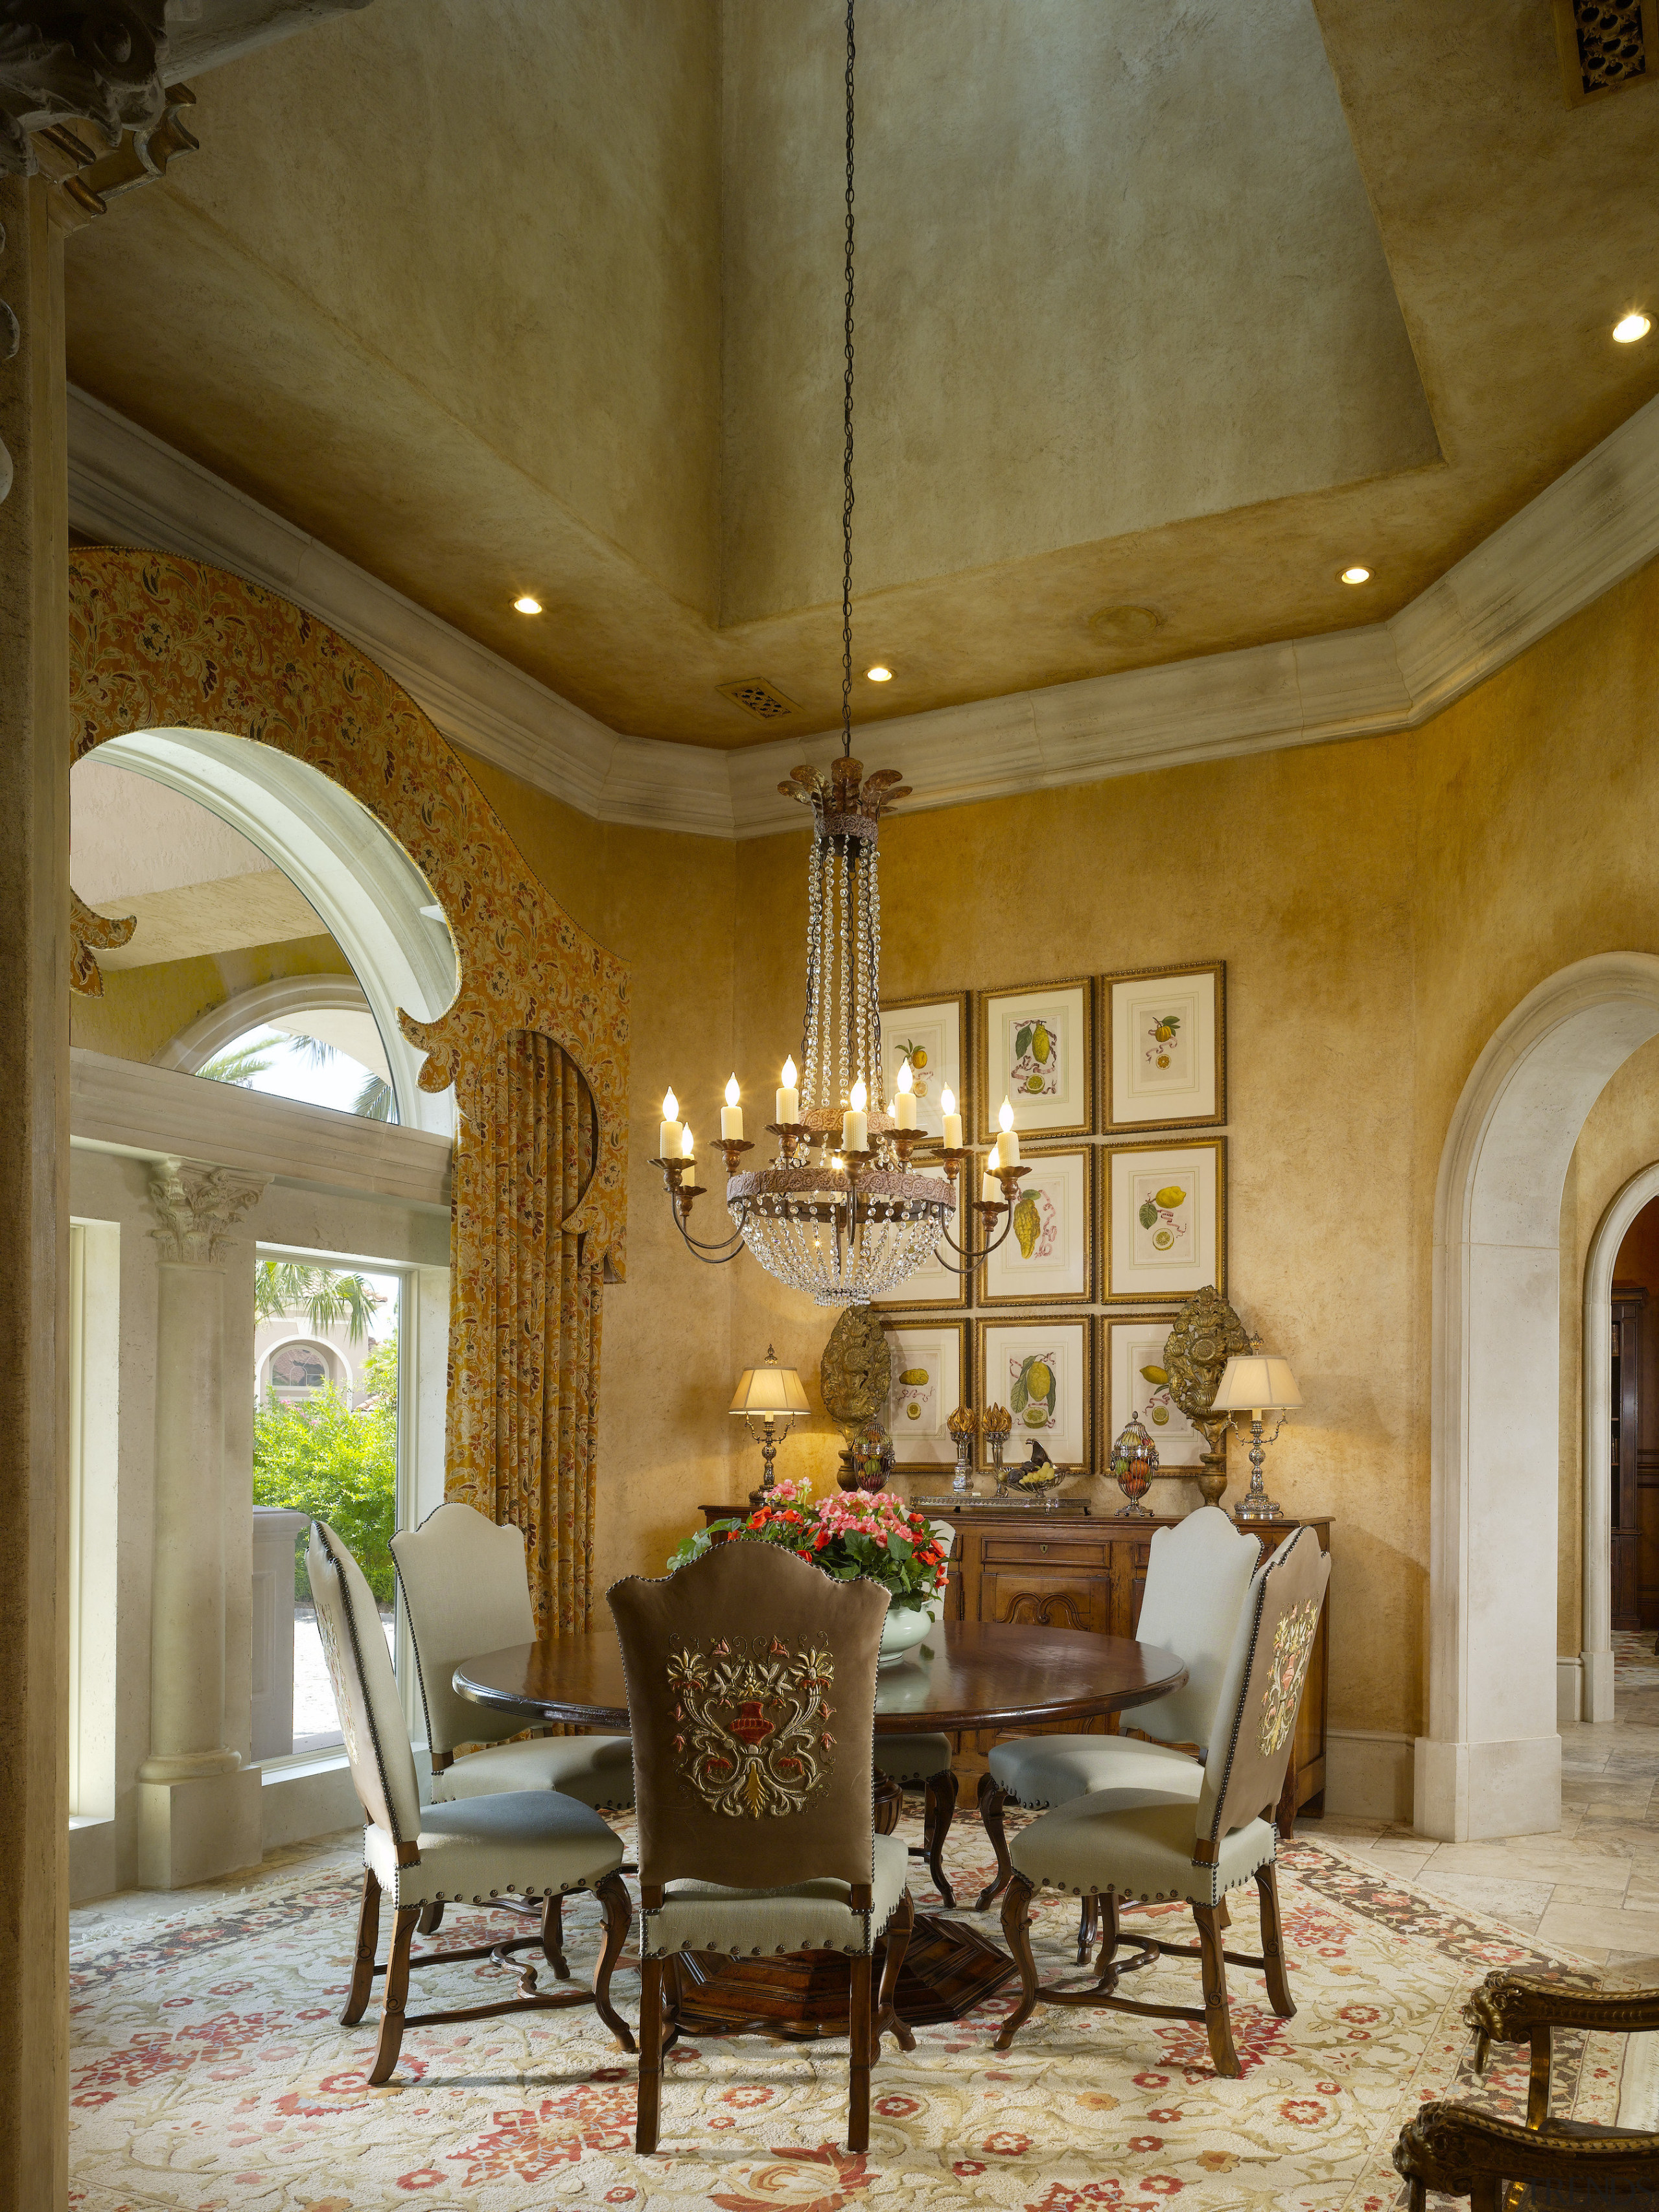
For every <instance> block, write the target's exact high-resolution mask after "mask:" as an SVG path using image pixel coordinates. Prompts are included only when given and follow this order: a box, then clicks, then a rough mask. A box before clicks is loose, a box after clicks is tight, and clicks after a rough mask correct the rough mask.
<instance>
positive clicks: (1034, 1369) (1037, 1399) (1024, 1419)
mask: <svg viewBox="0 0 1659 2212" xmlns="http://www.w3.org/2000/svg"><path fill="white" fill-rule="evenodd" d="M1057 1365H1058V1358H1057V1355H1056V1354H1055V1353H1054V1352H1028V1353H1027V1354H1026V1356H1025V1358H1023V1359H1022V1358H1019V1357H1018V1355H1011V1356H1010V1358H1009V1361H1008V1410H1009V1412H1010V1413H1012V1415H1013V1417H1014V1420H1015V1422H1016V1424H1017V1425H1018V1427H1020V1428H1023V1429H1029V1430H1030V1431H1032V1432H1033V1433H1034V1434H1035V1433H1036V1431H1038V1430H1041V1429H1052V1428H1053V1426H1054V1403H1055V1400H1056V1398H1057V1397H1058V1395H1059V1391H1060V1383H1059V1378H1058V1376H1057V1375H1056V1373H1055V1369H1056V1367H1057Z"/></svg>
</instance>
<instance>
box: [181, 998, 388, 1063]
mask: <svg viewBox="0 0 1659 2212" xmlns="http://www.w3.org/2000/svg"><path fill="white" fill-rule="evenodd" d="M325 1011H334V1012H342V1013H362V1014H366V1013H368V1012H371V1011H372V1010H371V1008H370V1006H369V1003H368V994H367V992H365V990H364V989H363V987H362V984H361V983H359V982H358V981H357V980H356V977H355V976H352V975H273V976H272V977H271V978H270V981H268V982H264V983H255V984H253V985H252V987H250V988H249V989H247V990H246V991H238V992H236V993H235V994H234V996H233V997H231V998H228V999H226V1000H223V1001H222V1004H221V1005H219V1006H210V1007H209V1008H208V1010H207V1012H206V1013H204V1014H198V1015H197V1017H196V1019H195V1020H194V1021H193V1022H190V1023H188V1024H186V1025H185V1027H184V1028H183V1029H181V1030H179V1034H178V1036H175V1037H172V1038H169V1040H168V1041H167V1043H166V1044H164V1045H163V1046H162V1047H161V1050H160V1052H158V1053H155V1054H152V1055H151V1060H150V1065H151V1066H153V1067H176V1068H178V1069H179V1070H181V1071H182V1073H185V1075H194V1074H195V1073H196V1072H197V1069H198V1068H200V1067H202V1066H204V1065H205V1064H206V1062H207V1061H209V1060H211V1059H212V1058H213V1056H214V1054H215V1053H217V1052H222V1051H223V1050H224V1048H225V1047H226V1046H227V1045H228V1044H231V1043H233V1042H234V1041H235V1039H236V1038H238V1037H239V1036H242V1035H243V1034H244V1033H245V1032H246V1030H252V1029H258V1026H259V1025H260V1024H261V1023H278V1022H283V1021H286V1020H287V1019H288V1018H289V1016H290V1015H291V1014H302V1013H311V1012H325Z"/></svg>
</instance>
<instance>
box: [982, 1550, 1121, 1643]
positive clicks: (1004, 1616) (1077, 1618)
mask: <svg viewBox="0 0 1659 2212" xmlns="http://www.w3.org/2000/svg"><path fill="white" fill-rule="evenodd" d="M1111 1587H1112V1586H1111V1584H1110V1583H1109V1582H1108V1580H1107V1579H1106V1577H1105V1576H1104V1575H1080V1574H1079V1573H1078V1572H1077V1571H1076V1570H1075V1568H1073V1565H1072V1563H1071V1561H1070V1560H1069V1559H1057V1560H1055V1561H1054V1563H1053V1565H1039V1566H1035V1567H1030V1566H1012V1567H987V1568H986V1569H985V1571H984V1572H983V1573H982V1574H981V1577H980V1579H979V1618H980V1619H981V1620H1006V1621H1012V1622H1015V1623H1017V1624H1018V1626H1022V1627H1025V1628H1086V1629H1092V1630H1093V1631H1094V1632H1095V1634H1096V1635H1097V1636H1105V1635H1108V1634H1109V1633H1110V1630H1111Z"/></svg>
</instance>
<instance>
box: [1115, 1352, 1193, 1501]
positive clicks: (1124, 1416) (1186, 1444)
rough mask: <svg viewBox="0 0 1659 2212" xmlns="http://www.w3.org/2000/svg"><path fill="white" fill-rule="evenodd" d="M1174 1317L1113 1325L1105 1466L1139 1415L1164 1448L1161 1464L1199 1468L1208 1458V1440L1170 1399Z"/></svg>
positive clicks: (1148, 1432)
mask: <svg viewBox="0 0 1659 2212" xmlns="http://www.w3.org/2000/svg"><path fill="white" fill-rule="evenodd" d="M1101 1327H1102V1328H1103V1329H1104V1331H1105V1333H1106V1356H1105V1358H1103V1360H1102V1362H1101V1371H1102V1374H1103V1378H1104V1389H1105V1397H1106V1407H1105V1418H1106V1433H1105V1435H1104V1436H1103V1437H1102V1439H1101V1457H1102V1460H1103V1461H1104V1459H1105V1456H1106V1454H1107V1453H1108V1452H1109V1451H1110V1449H1111V1448H1112V1443H1113V1440H1114V1439H1115V1437H1117V1436H1118V1435H1119V1434H1120V1432H1121V1430H1122V1427H1123V1425H1124V1423H1125V1422H1126V1421H1128V1420H1133V1419H1135V1418H1136V1417H1137V1416H1138V1417H1139V1419H1140V1420H1142V1421H1143V1422H1144V1423H1145V1424H1146V1433H1147V1434H1148V1435H1149V1436H1150V1437H1151V1438H1152V1442H1153V1443H1155V1444H1156V1445H1157V1446H1158V1465H1159V1467H1160V1468H1163V1469H1164V1470H1165V1471H1168V1470H1169V1469H1171V1468H1185V1467H1196V1466H1197V1465H1198V1463H1199V1462H1200V1459H1201V1458H1202V1457H1203V1455H1204V1439H1203V1437H1201V1436H1200V1434H1199V1433H1198V1431H1197V1430H1196V1429H1195V1428H1194V1426H1193V1425H1192V1423H1191V1422H1190V1421H1189V1420H1188V1419H1187V1416H1186V1415H1185V1414H1184V1413H1182V1410H1181V1408H1180V1407H1179V1406H1177V1405H1176V1402H1175V1401H1174V1399H1173V1398H1172V1397H1171V1396H1170V1377H1169V1373H1168V1370H1166V1369H1165V1367H1164V1340H1165V1339H1166V1338H1167V1337H1168V1335H1169V1334H1170V1319H1169V1316H1167V1315H1165V1316H1164V1317H1163V1318H1162V1319H1161V1320H1160V1319H1158V1318H1156V1317H1155V1318H1153V1319H1152V1320H1151V1321H1147V1320H1144V1319H1142V1320H1136V1321H1108V1322H1102V1323H1101Z"/></svg>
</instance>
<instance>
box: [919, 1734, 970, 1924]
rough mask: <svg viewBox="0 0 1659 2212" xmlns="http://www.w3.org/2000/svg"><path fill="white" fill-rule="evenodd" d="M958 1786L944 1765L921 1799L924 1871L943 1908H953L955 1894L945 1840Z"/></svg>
mask: <svg viewBox="0 0 1659 2212" xmlns="http://www.w3.org/2000/svg"><path fill="white" fill-rule="evenodd" d="M960 1787H961V1784H959V1783H958V1781H957V1771H956V1769H955V1767H954V1766H947V1767H946V1768H945V1771H944V1773H943V1774H935V1775H933V1777H932V1778H931V1779H930V1780H929V1782H928V1784H927V1796H926V1797H925V1798H924V1799H923V1801H922V1802H923V1804H924V1806H925V1808H926V1813H925V1820H926V1827H925V1831H924V1840H925V1842H926V1844H927V1871H928V1873H929V1874H931V1875H933V1887H934V1888H935V1889H936V1890H937V1891H938V1892H939V1895H940V1896H941V1897H942V1898H943V1899H945V1905H946V1907H947V1908H948V1909H949V1910H951V1911H954V1910H955V1909H956V1902H957V1899H956V1892H955V1891H954V1890H953V1889H952V1888H951V1884H950V1881H949V1880H948V1878H947V1877H946V1875H945V1838H946V1837H947V1836H948V1835H949V1834H950V1832H951V1821H952V1820H954V1819H955V1818H956V1811H957V1790H959V1789H960Z"/></svg>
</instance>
